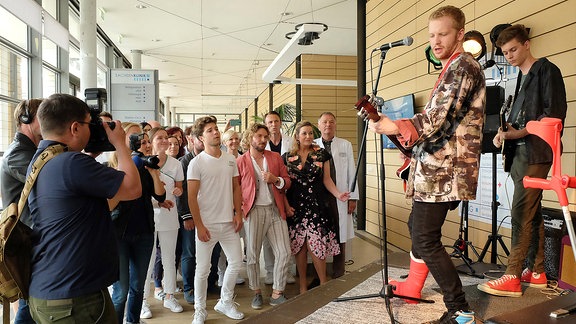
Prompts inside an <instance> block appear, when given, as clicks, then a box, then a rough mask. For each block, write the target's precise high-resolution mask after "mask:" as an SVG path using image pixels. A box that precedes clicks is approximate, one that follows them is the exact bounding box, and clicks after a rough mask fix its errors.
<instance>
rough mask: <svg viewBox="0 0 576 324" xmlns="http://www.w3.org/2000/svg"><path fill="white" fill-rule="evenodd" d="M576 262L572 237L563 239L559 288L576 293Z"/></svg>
mask: <svg viewBox="0 0 576 324" xmlns="http://www.w3.org/2000/svg"><path fill="white" fill-rule="evenodd" d="M574 269H576V262H575V261H574V252H573V251H572V246H571V245H570V237H569V236H568V235H566V236H564V238H563V239H562V252H561V253H560V276H559V278H558V287H560V288H562V289H570V290H574V291H576V271H575V270H574Z"/></svg>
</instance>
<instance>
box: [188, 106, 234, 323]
mask: <svg viewBox="0 0 576 324" xmlns="http://www.w3.org/2000/svg"><path fill="white" fill-rule="evenodd" d="M194 132H195V134H196V136H197V137H198V139H200V140H201V141H202V142H203V143H204V151H203V152H202V153H200V154H198V156H196V158H194V159H193V160H192V161H191V162H190V165H189V166H188V171H187V179H188V205H189V207H190V213H191V214H192V217H193V218H194V225H195V226H196V274H195V276H194V309H195V313H194V320H193V321H192V323H193V324H201V323H204V321H205V320H206V317H207V316H208V314H207V312H206V290H207V279H208V274H209V272H210V257H211V255H212V249H213V248H214V246H215V245H216V243H218V242H220V245H221V246H222V251H224V253H225V254H226V257H227V260H228V268H227V269H226V273H225V274H224V282H223V284H222V291H221V294H220V300H219V301H218V303H217V304H216V306H214V310H216V311H217V312H219V313H222V314H224V315H226V316H228V317H229V318H232V319H236V320H239V319H242V318H244V314H243V313H242V312H240V311H238V309H237V308H236V305H235V303H234V300H233V299H232V298H233V296H234V286H235V285H236V278H237V277H238V272H239V271H240V267H241V264H242V250H241V246H240V236H239V234H238V231H240V229H241V228H242V224H243V215H242V192H241V188H240V183H239V180H238V178H239V173H238V167H237V165H236V159H235V158H234V156H233V155H231V154H228V153H226V152H222V150H220V144H221V140H220V131H219V130H218V126H217V125H216V119H215V118H213V117H202V118H199V119H197V120H196V121H195V123H194Z"/></svg>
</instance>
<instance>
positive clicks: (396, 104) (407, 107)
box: [381, 94, 414, 149]
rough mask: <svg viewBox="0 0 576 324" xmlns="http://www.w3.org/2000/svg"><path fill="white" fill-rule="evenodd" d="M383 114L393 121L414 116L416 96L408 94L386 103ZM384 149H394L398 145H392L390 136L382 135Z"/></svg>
mask: <svg viewBox="0 0 576 324" xmlns="http://www.w3.org/2000/svg"><path fill="white" fill-rule="evenodd" d="M381 112H382V113H383V114H384V115H386V116H388V118H390V119H392V120H396V119H400V118H410V117H412V116H414V95H413V94H408V95H405V96H402V97H398V98H394V99H390V100H386V101H384V105H382V111H381ZM382 147H383V148H385V149H394V148H396V145H394V143H392V141H391V140H390V139H389V138H388V136H385V135H382Z"/></svg>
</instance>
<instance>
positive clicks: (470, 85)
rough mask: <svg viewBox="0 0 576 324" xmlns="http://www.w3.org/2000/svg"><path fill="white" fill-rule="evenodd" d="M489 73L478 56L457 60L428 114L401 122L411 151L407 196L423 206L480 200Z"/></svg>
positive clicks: (438, 88) (446, 73)
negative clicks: (486, 82) (422, 203)
mask: <svg viewBox="0 0 576 324" xmlns="http://www.w3.org/2000/svg"><path fill="white" fill-rule="evenodd" d="M485 96H486V84H485V80H484V72H483V71H482V69H481V67H480V65H479V64H478V62H476V60H474V58H473V57H472V56H471V55H470V54H468V53H463V54H460V55H459V56H457V57H456V58H454V59H453V60H452V61H451V63H450V65H449V66H447V67H446V68H445V71H444V73H443V74H441V75H440V78H439V79H438V82H437V84H436V87H435V88H434V89H432V94H431V97H430V101H429V102H428V103H427V104H426V107H425V108H424V112H423V113H419V114H415V115H414V117H412V118H409V119H401V120H397V121H396V125H398V127H399V129H400V135H398V139H399V140H400V142H401V143H402V145H404V146H405V147H407V148H412V159H411V161H410V175H409V178H408V186H407V190H406V197H408V198H413V199H414V200H415V201H422V202H447V201H457V200H474V199H476V187H477V186H478V172H479V166H480V153H481V147H482V146H481V141H482V127H483V124H484V106H485V101H486V98H485Z"/></svg>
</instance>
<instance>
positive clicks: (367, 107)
mask: <svg viewBox="0 0 576 324" xmlns="http://www.w3.org/2000/svg"><path fill="white" fill-rule="evenodd" d="M354 108H356V110H358V116H359V117H360V118H362V119H363V120H368V119H369V120H372V121H375V122H377V121H379V120H380V115H378V111H377V110H376V108H375V107H374V104H373V101H372V100H371V98H370V95H365V96H364V97H362V98H360V100H358V102H357V103H356V104H355V105H354ZM386 136H387V137H388V138H389V139H390V141H391V142H392V143H393V144H394V145H396V147H397V148H398V149H399V150H400V152H401V153H402V154H404V156H405V157H406V158H405V159H404V163H403V164H402V166H400V168H398V170H396V175H397V176H398V177H400V178H401V179H402V180H404V190H406V181H407V180H408V174H409V173H410V157H412V151H411V150H410V149H407V148H405V147H404V146H402V144H400V141H398V138H396V136H388V135H386Z"/></svg>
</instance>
